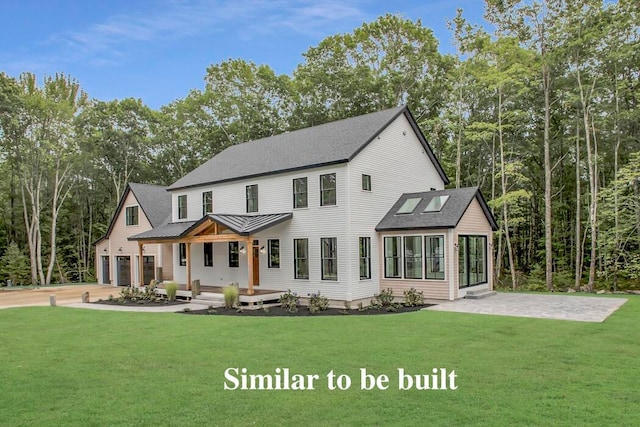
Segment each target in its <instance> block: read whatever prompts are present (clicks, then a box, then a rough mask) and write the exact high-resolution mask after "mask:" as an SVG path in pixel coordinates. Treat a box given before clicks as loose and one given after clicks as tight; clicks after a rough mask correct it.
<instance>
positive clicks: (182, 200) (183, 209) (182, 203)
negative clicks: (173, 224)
mask: <svg viewBox="0 0 640 427" xmlns="http://www.w3.org/2000/svg"><path fill="white" fill-rule="evenodd" d="M186 217H187V195H186V194H183V195H182V196H178V219H185V218H186Z"/></svg>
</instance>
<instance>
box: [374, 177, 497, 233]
mask: <svg viewBox="0 0 640 427" xmlns="http://www.w3.org/2000/svg"><path fill="white" fill-rule="evenodd" d="M435 196H449V199H448V200H447V202H446V203H445V204H444V206H443V207H442V209H441V210H440V211H438V212H423V211H424V209H425V207H426V206H427V204H429V202H430V201H431V199H432V198H433V197H435ZM411 198H420V199H422V200H420V203H418V205H417V206H416V208H415V209H414V210H413V212H412V213H406V214H398V213H397V212H398V209H400V207H401V206H402V205H403V204H404V202H405V201H406V200H407V199H411ZM474 198H476V199H477V200H478V202H479V203H480V207H481V208H482V210H483V211H484V214H485V216H486V217H487V221H488V222H489V224H490V225H491V228H492V229H493V230H494V231H495V230H497V229H498V226H497V224H496V220H495V219H494V218H493V215H492V214H491V211H490V210H489V207H488V206H487V203H486V201H485V200H484V197H483V196H482V193H481V192H480V190H479V189H478V187H468V188H458V189H450V190H440V191H426V192H422V193H405V194H403V195H402V196H400V198H399V199H398V201H397V202H396V203H395V204H394V205H393V207H392V208H391V209H390V210H389V212H387V214H386V215H385V216H384V218H382V220H381V221H380V222H379V223H378V225H377V226H376V231H389V230H418V229H429V228H455V227H456V226H457V225H458V223H459V222H460V219H462V216H463V215H464V213H465V212H466V211H467V208H468V207H469V205H470V204H471V202H472V201H473V199H474Z"/></svg>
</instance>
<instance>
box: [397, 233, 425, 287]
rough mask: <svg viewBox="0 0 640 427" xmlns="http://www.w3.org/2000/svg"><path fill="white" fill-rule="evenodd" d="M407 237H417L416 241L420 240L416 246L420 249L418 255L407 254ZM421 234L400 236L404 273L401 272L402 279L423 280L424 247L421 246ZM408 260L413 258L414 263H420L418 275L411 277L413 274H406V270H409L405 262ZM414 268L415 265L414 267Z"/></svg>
mask: <svg viewBox="0 0 640 427" xmlns="http://www.w3.org/2000/svg"><path fill="white" fill-rule="evenodd" d="M409 239H413V240H415V239H418V241H419V242H420V244H419V246H418V248H419V250H420V253H419V256H415V254H414V255H412V256H410V257H409V256H407V241H408V240H409ZM422 240H423V239H422V236H421V235H408V236H402V261H403V264H402V266H403V270H404V274H403V276H402V277H403V278H404V279H411V280H423V279H424V275H423V270H424V256H423V253H424V248H423V246H422ZM409 260H413V262H414V263H419V264H420V268H419V271H420V277H413V276H408V275H407V272H408V271H409V267H408V264H407V262H408V261H409ZM417 260H418V261H417ZM414 268H415V267H414Z"/></svg>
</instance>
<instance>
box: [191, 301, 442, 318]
mask: <svg viewBox="0 0 640 427" xmlns="http://www.w3.org/2000/svg"><path fill="white" fill-rule="evenodd" d="M432 305H433V304H425V305H421V306H416V307H404V306H403V307H398V308H396V309H395V311H394V310H388V309H387V308H382V309H373V308H369V309H364V310H362V311H360V310H357V309H355V310H354V309H352V310H345V309H341V308H329V309H327V310H322V311H318V312H316V313H315V314H311V313H310V312H309V310H308V309H307V308H306V307H300V309H299V310H298V312H297V313H290V312H289V311H287V310H286V309H284V308H282V307H269V309H268V311H266V310H264V309H255V310H247V309H246V308H244V309H243V310H242V311H238V310H236V309H235V308H224V307H220V308H215V309H204V310H190V311H182V312H180V313H182V314H196V315H209V316H252V317H299V316H304V317H308V316H316V317H318V316H373V315H382V314H398V313H410V312H413V311H418V310H421V309H423V308H427V307H430V306H432Z"/></svg>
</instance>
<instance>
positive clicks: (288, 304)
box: [279, 289, 300, 313]
mask: <svg viewBox="0 0 640 427" xmlns="http://www.w3.org/2000/svg"><path fill="white" fill-rule="evenodd" d="M279 303H280V305H281V306H282V308H284V309H285V310H287V311H288V312H289V313H297V312H298V310H299V308H300V297H299V296H298V294H297V293H295V292H291V289H289V290H288V291H287V292H285V293H284V294H282V296H280V299H279Z"/></svg>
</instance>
